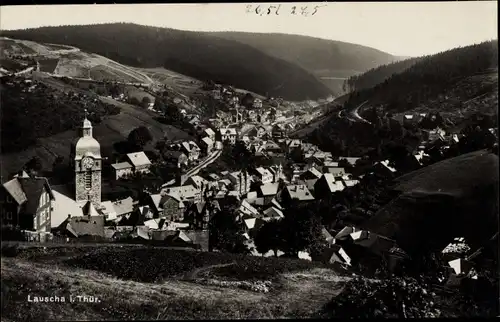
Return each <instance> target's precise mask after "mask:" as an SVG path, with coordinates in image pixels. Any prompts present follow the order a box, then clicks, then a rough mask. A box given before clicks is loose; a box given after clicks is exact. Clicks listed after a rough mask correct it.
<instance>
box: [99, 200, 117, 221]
mask: <svg viewBox="0 0 500 322" xmlns="http://www.w3.org/2000/svg"><path fill="white" fill-rule="evenodd" d="M101 206H102V207H103V209H102V210H101V211H102V213H103V214H104V216H105V217H106V220H114V219H116V218H117V214H116V210H115V208H114V207H113V202H111V201H104V202H101Z"/></svg>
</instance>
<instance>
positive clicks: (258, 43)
mask: <svg viewBox="0 0 500 322" xmlns="http://www.w3.org/2000/svg"><path fill="white" fill-rule="evenodd" d="M211 34H213V35H217V36H218V37H222V38H225V39H230V40H236V41H238V42H240V43H243V44H247V45H250V46H252V47H254V48H256V49H258V50H261V51H262V52H264V53H266V54H268V55H270V56H273V57H276V58H280V59H283V60H286V61H288V62H291V63H294V64H297V65H299V66H301V67H302V68H304V69H306V70H308V71H309V72H311V73H313V74H314V75H315V76H316V77H318V78H321V77H333V78H344V77H349V76H352V75H356V74H359V73H362V72H365V71H367V70H369V69H371V68H375V67H377V66H379V65H383V64H388V63H392V62H394V61H396V60H397V58H396V57H394V56H392V55H391V54H388V53H385V52H383V51H380V50H377V49H374V48H370V47H366V46H362V45H357V44H351V43H347V42H342V41H334V40H327V39H321V38H314V37H308V36H299V35H288V34H278V33H270V34H268V33H266V34H264V33H245V32H212V33H211ZM339 85H340V86H339V88H338V90H340V91H341V90H342V88H341V85H342V82H339Z"/></svg>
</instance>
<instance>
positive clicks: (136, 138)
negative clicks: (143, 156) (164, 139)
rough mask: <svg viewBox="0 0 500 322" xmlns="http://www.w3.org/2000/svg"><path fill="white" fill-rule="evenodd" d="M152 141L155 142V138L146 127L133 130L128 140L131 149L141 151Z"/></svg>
mask: <svg viewBox="0 0 500 322" xmlns="http://www.w3.org/2000/svg"><path fill="white" fill-rule="evenodd" d="M151 140H153V136H152V135H151V133H150V132H149V130H148V128H147V127H145V126H139V127H137V128H135V129H133V130H132V131H131V132H130V134H129V135H128V139H127V141H128V143H129V144H130V146H131V147H136V148H140V149H142V148H144V146H145V145H146V144H147V143H148V142H149V141H151Z"/></svg>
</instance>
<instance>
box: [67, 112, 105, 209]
mask: <svg viewBox="0 0 500 322" xmlns="http://www.w3.org/2000/svg"><path fill="white" fill-rule="evenodd" d="M79 136H80V137H79V138H78V139H77V141H76V143H75V144H72V146H71V153H70V160H71V162H72V167H73V169H74V170H75V181H74V192H75V195H74V198H75V201H76V202H77V203H78V204H79V205H80V206H83V205H84V204H85V203H87V201H90V202H91V203H92V204H93V205H94V206H95V207H96V208H100V206H101V169H102V157H101V146H100V145H99V142H97V140H96V139H94V138H93V137H92V124H91V123H90V121H89V120H88V119H87V111H85V119H84V121H83V127H82V128H81V129H80V133H79Z"/></svg>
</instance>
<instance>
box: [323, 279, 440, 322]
mask: <svg viewBox="0 0 500 322" xmlns="http://www.w3.org/2000/svg"><path fill="white" fill-rule="evenodd" d="M434 296H435V294H434V293H431V292H430V291H429V290H428V286H427V285H425V284H422V283H420V282H417V280H415V279H413V278H391V279H386V280H382V281H380V282H378V281H368V280H367V279H364V278H361V277H356V278H354V279H353V280H351V281H349V282H348V283H347V284H346V287H345V289H344V291H343V292H342V293H341V294H340V295H339V296H338V297H336V298H335V299H333V300H332V301H331V302H330V303H329V304H327V305H326V307H325V315H326V316H328V317H335V318H377V317H378V318H429V317H438V316H439V315H440V311H439V310H437V309H436V307H435V302H434V301H435V299H434Z"/></svg>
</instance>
